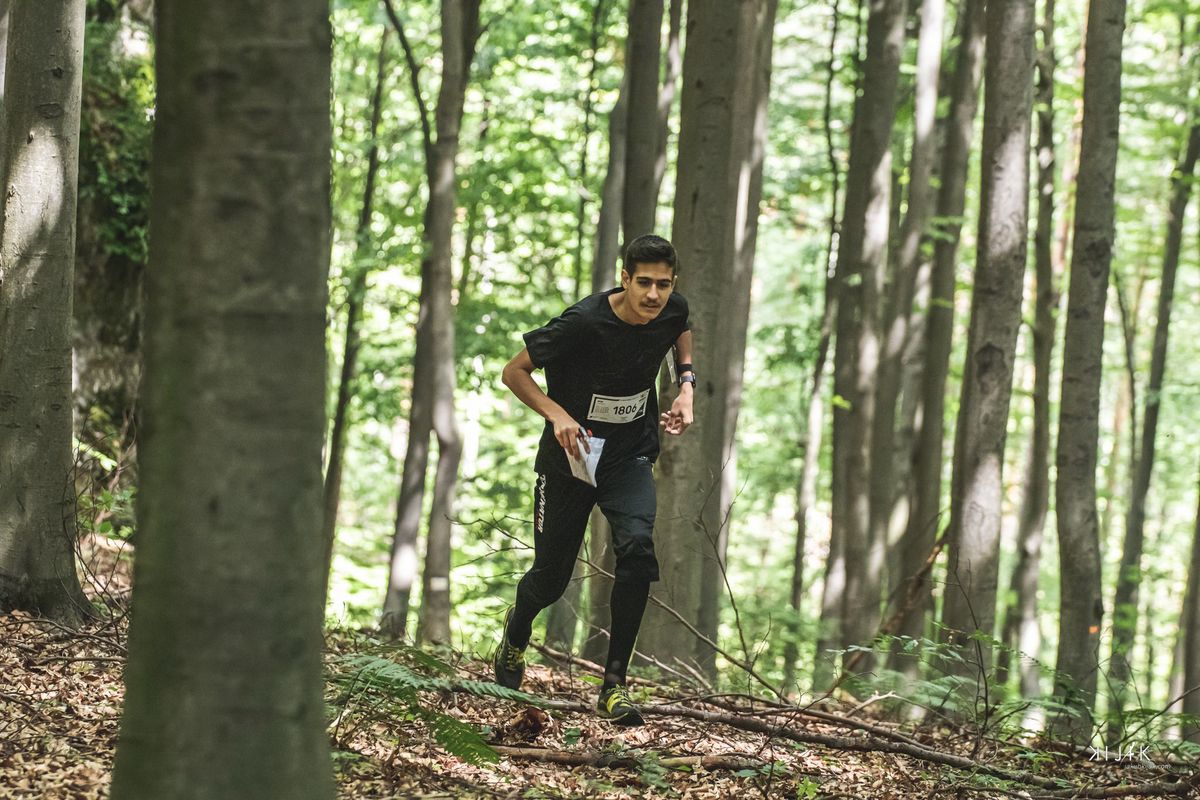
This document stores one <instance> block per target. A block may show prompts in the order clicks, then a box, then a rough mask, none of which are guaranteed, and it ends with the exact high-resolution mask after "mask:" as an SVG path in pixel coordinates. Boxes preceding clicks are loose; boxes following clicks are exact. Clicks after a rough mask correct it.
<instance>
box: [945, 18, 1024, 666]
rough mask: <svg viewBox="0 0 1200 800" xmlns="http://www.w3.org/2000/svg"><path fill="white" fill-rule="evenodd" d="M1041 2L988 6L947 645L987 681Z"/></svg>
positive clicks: (958, 432)
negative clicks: (972, 642) (975, 642)
mask: <svg viewBox="0 0 1200 800" xmlns="http://www.w3.org/2000/svg"><path fill="white" fill-rule="evenodd" d="M1033 10H1034V4H1033V2H1032V0H1014V2H1009V3H1000V4H991V5H989V6H988V8H987V57H986V66H985V70H984V106H983V150H982V155H981V164H982V187H981V192H980V209H979V233H978V251H977V254H976V263H975V272H974V286H973V288H972V294H971V318H970V322H969V324H968V330H967V354H966V363H965V365H964V367H963V379H962V395H961V398H960V400H959V415H958V426H957V429H956V431H955V446H954V471H953V478H952V486H951V493H950V529H949V533H948V535H947V542H948V548H949V563H948V565H947V576H946V590H945V595H944V598H945V599H944V602H943V608H942V624H943V626H944V628H945V631H946V636H947V639H948V640H949V641H950V642H951V643H953V644H956V645H958V646H959V647H960V648H962V649H961V653H962V654H963V657H964V659H965V663H958V664H953V665H951V671H953V672H957V673H962V674H963V675H964V677H967V678H969V679H972V680H978V686H980V688H981V689H982V688H983V687H986V685H987V684H986V682H984V681H982V680H981V679H980V675H981V673H986V672H987V671H988V670H989V669H990V668H991V648H990V646H989V645H987V644H986V643H984V644H982V645H981V646H980V647H979V648H978V650H979V653H980V657H978V658H977V657H976V654H975V651H976V648H969V647H967V646H966V644H967V642H968V637H970V636H971V635H972V634H974V633H975V632H977V631H978V632H982V633H983V634H984V635H985V636H992V635H993V628H994V622H995V619H996V588H997V581H998V570H999V558H1000V513H1001V508H1000V504H1001V494H1002V490H1003V483H1002V479H1003V466H1004V444H1005V437H1006V431H1007V425H1008V410H1009V401H1010V399H1011V396H1012V395H1011V392H1012V379H1013V361H1014V357H1015V354H1016V346H1017V331H1018V329H1019V327H1020V323H1021V297H1022V293H1023V284H1024V278H1025V259H1026V251H1027V249H1028V248H1027V245H1026V239H1027V230H1028V223H1029V137H1030V112H1031V110H1032V103H1033Z"/></svg>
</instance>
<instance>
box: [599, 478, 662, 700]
mask: <svg viewBox="0 0 1200 800" xmlns="http://www.w3.org/2000/svg"><path fill="white" fill-rule="evenodd" d="M605 478H606V480H604V481H602V482H601V487H600V490H599V497H598V502H599V504H600V510H601V511H603V512H604V515H605V516H606V517H607V518H608V521H609V524H610V525H611V527H612V537H613V551H614V552H615V553H616V559H617V566H616V580H615V581H614V582H613V590H612V599H611V609H612V623H611V625H610V629H609V641H608V658H607V660H606V661H605V664H604V686H605V688H609V687H612V686H623V685H624V684H625V673H626V670H627V669H628V668H629V659H630V657H631V656H632V655H633V645H634V641H635V640H636V639H637V634H638V630H639V629H640V628H641V626H642V615H643V614H644V613H645V611H646V600H647V598H648V596H649V594H650V583H651V582H652V581H656V580H658V559H657V558H655V556H654V541H653V539H652V538H651V534H652V532H653V530H654V514H655V502H656V501H655V493H654V473H653V466H652V465H651V463H650V462H649V461H648V460H642V459H639V460H637V461H634V462H632V463H630V464H628V465H622V466H621V467H619V468H618V470H616V471H614V472H613V473H612V474H610V475H606V476H605Z"/></svg>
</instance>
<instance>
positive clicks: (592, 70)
mask: <svg viewBox="0 0 1200 800" xmlns="http://www.w3.org/2000/svg"><path fill="white" fill-rule="evenodd" d="M607 8H608V5H607V4H606V3H605V2H604V0H597V2H596V4H595V5H594V6H593V8H592V26H591V32H590V35H589V39H588V46H589V49H588V52H589V54H590V55H589V62H588V80H587V86H586V88H585V90H584V101H583V109H584V111H583V143H582V146H581V147H580V151H579V187H580V191H579V215H578V217H577V218H576V234H577V238H576V244H575V258H574V265H575V296H576V297H581V296H583V243H584V239H585V237H586V233H585V231H586V230H587V228H588V213H587V209H588V203H587V199H588V193H587V191H586V188H585V187H586V186H587V183H588V177H587V175H588V151H589V149H590V146H591V136H592V112H593V108H594V102H593V95H594V94H595V91H596V70H597V66H598V64H599V62H598V59H597V56H598V54H599V49H600V34H601V32H602V31H603V29H604V27H605V21H606V18H607V14H606V10H607ZM605 182H606V183H607V176H606V177H605ZM601 202H602V203H603V197H602V198H601ZM601 213H603V211H601ZM589 277H590V276H589ZM588 283H589V286H590V285H591V283H592V281H590V280H589V282H588ZM605 288H607V287H605ZM596 291H602V290H597V289H595V288H593V289H592V292H593V293H595V292H596ZM593 520H594V517H593ZM592 535H593V536H594V535H595V529H594V526H593V531H592ZM582 596H583V574H582V570H581V568H580V563H579V562H578V561H576V562H575V570H574V573H573V574H572V576H571V582H570V583H568V584H567V588H566V590H565V591H564V592H563V595H562V597H560V598H558V599H557V600H555V601H554V603H553V604H552V605H551V606H550V608H549V609H548V610H547V612H546V642H547V643H548V644H551V646H553V647H557V648H561V649H562V650H565V651H567V652H573V651H574V644H575V629H576V627H577V625H578V622H579V613H580V605H579V601H580V599H581V598H582Z"/></svg>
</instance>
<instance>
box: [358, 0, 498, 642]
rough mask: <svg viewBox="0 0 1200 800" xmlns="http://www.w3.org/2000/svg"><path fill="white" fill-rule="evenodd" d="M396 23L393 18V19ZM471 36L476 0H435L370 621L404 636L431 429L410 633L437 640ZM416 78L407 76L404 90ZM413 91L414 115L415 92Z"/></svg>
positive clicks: (451, 476)
mask: <svg viewBox="0 0 1200 800" xmlns="http://www.w3.org/2000/svg"><path fill="white" fill-rule="evenodd" d="M389 13H390V9H389ZM396 22H397V20H396V19H394V18H393V24H395V23H396ZM397 27H399V26H397ZM478 38H479V0H443V2H442V82H441V87H440V89H439V90H438V100H437V106H436V108H435V112H434V125H435V130H436V133H437V138H436V140H433V141H430V140H429V139H428V138H427V139H426V148H425V150H426V157H427V162H426V179H427V180H428V182H429V205H428V206H427V208H426V210H425V219H424V222H425V225H424V227H425V230H424V233H423V237H422V238H423V247H424V254H423V256H422V258H421V295H420V311H419V313H418V317H417V330H416V352H415V354H414V357H413V391H412V405H411V407H410V410H409V429H408V446H407V449H406V452H405V456H404V469H403V471H402V475H401V478H400V496H399V499H398V501H397V504H396V507H397V511H396V530H395V536H394V538H393V541H392V555H391V569H390V572H389V580H388V590H387V597H386V599H385V600H384V606H383V614H382V617H381V620H380V628H381V629H382V630H383V631H384V632H385V633H386V634H387V635H389V636H394V637H401V636H403V635H404V634H405V632H406V629H407V619H408V607H409V595H410V592H411V589H412V582H413V578H414V577H415V571H416V570H415V567H416V558H417V557H416V540H417V532H418V530H419V528H420V522H421V511H422V504H423V501H424V497H425V481H426V474H427V472H428V467H429V439H430V436H431V435H436V436H437V440H438V465H437V471H436V477H435V478H434V494H433V503H432V506H431V509H430V514H429V533H428V539H427V541H426V550H425V568H424V570H422V579H421V588H422V595H421V601H422V605H421V615H420V624H419V625H418V637H419V638H421V639H424V640H428V641H432V642H446V641H448V640H449V636H450V554H451V542H450V534H451V526H450V517H451V514H452V510H453V502H454V485H455V482H456V480H457V477H458V462H459V459H460V458H461V456H462V438H461V436H460V434H459V431H458V424H457V421H456V419H455V415H454V390H455V383H456V380H455V363H454V308H453V305H452V303H451V297H450V294H451V286H452V284H453V272H454V270H453V266H452V256H453V253H452V244H453V242H452V237H453V232H454V215H455V209H456V191H455V181H456V167H455V161H456V159H457V157H458V138H459V129H460V127H461V125H462V115H463V102H464V100H465V97H466V86H467V79H468V76H469V72H470V67H471V62H472V61H473V60H474V56H475V45H476V42H477V41H478ZM401 42H402V43H403V44H404V45H405V48H406V51H408V53H409V59H410V71H412V66H411V65H412V64H413V60H412V58H411V50H409V49H408V46H407V40H406V39H405V38H404V36H403V33H402V32H401ZM416 86H417V84H416V80H415V77H414V90H415V89H416ZM417 99H418V105H420V106H421V110H422V115H423V112H424V106H423V104H422V103H421V101H420V95H419V93H417Z"/></svg>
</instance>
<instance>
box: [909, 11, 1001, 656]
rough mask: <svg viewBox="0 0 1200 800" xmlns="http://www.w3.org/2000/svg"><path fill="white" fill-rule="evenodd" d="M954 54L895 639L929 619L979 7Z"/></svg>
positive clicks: (963, 21) (981, 30)
mask: <svg viewBox="0 0 1200 800" xmlns="http://www.w3.org/2000/svg"><path fill="white" fill-rule="evenodd" d="M957 28H958V30H959V44H958V52H957V54H956V56H955V66H954V77H953V80H952V82H951V85H950V86H949V87H948V95H949V101H950V110H949V113H948V114H947V116H946V118H945V120H944V121H943V123H942V125H943V131H944V136H943V144H942V153H941V158H940V160H939V167H938V180H939V184H940V185H939V188H938V194H937V200H936V213H935V217H936V219H937V220H938V224H937V227H936V236H935V237H934V243H933V265H932V269H931V270H930V277H929V312H928V315H927V320H926V322H925V325H924V328H923V330H922V331H921V334H920V335H921V336H922V337H923V343H922V344H923V348H924V360H923V364H922V367H921V384H920V399H919V409H920V411H919V416H920V422H919V424H918V425H917V429H916V431H915V434H914V437H913V445H912V446H913V453H912V460H913V467H912V478H911V481H912V497H911V499H910V501H909V513H908V520H907V524H906V525H905V529H904V535H903V538H902V540H901V546H900V557H899V559H897V561H898V564H899V568H900V573H901V581H900V582H898V583H897V585H898V586H899V587H902V588H901V590H900V591H899V592H897V594H896V603H897V604H898V606H899V608H898V610H897V612H896V613H897V614H898V615H899V619H898V621H897V623H896V629H895V633H896V634H898V635H901V636H910V637H913V638H914V639H919V638H922V637H925V636H926V635H927V633H928V632H927V631H926V625H925V622H926V617H927V616H928V615H929V614H931V613H932V612H933V593H932V590H931V587H932V584H931V581H930V579H929V570H928V568H927V566H926V564H927V561H928V560H929V559H930V558H931V555H932V554H933V550H934V545H935V540H936V538H937V536H936V534H937V532H938V529H939V527H941V526H942V521H943V520H942V484H943V482H942V464H943V452H942V450H943V441H944V438H945V408H946V379H947V376H948V374H949V371H950V351H951V345H952V339H953V335H954V287H955V265H956V262H957V254H958V244H959V240H960V237H961V232H962V224H963V222H962V216H963V209H964V207H965V197H966V187H967V166H968V163H969V161H970V156H971V142H972V140H973V139H974V133H975V115H976V112H977V111H978V106H979V82H980V80H981V79H982V76H983V58H984V41H985V33H986V29H987V26H986V15H985V6H984V2H983V0H966V3H965V4H964V5H963V6H962V8H961V10H960V11H959V22H958V24H957ZM893 660H894V661H895V662H896V666H897V667H899V668H900V669H902V670H903V671H905V672H906V673H909V674H913V673H915V672H916V668H917V662H916V661H915V660H914V659H903V660H899V656H897V658H896V659H893Z"/></svg>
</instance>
